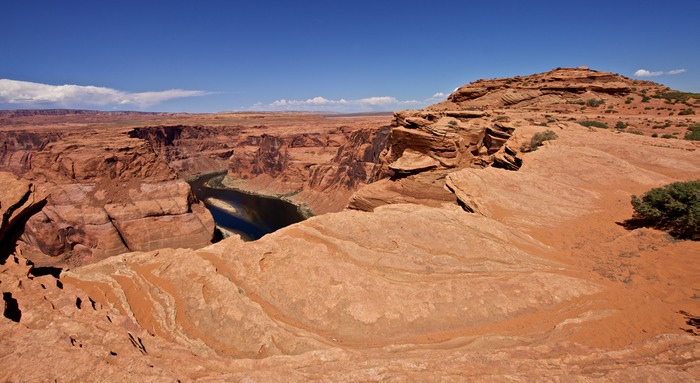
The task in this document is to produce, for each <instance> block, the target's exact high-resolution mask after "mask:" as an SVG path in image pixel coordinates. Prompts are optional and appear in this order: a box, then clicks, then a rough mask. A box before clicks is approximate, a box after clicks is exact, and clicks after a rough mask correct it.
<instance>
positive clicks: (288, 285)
mask: <svg viewBox="0 0 700 383" xmlns="http://www.w3.org/2000/svg"><path fill="white" fill-rule="evenodd" d="M426 227H430V228H431V231H430V232H426V231H425V228H426ZM436 236H437V238H436ZM448 239H449V240H448ZM462 244H469V246H468V248H466V249H465V248H463V245H462ZM540 246H541V245H540V244H538V243H537V242H536V241H532V239H530V238H528V237H525V236H522V235H520V234H518V233H517V232H515V231H514V230H512V229H509V228H506V227H504V226H503V225H501V224H498V223H497V222H495V221H492V220H489V219H485V218H482V217H479V216H474V215H467V214H464V213H463V212H461V210H459V209H458V208H456V207H455V208H454V209H439V208H428V207H423V206H420V205H393V206H386V207H382V208H379V209H377V210H375V212H374V213H364V212H354V211H346V212H342V213H335V214H327V215H324V216H320V217H314V218H312V219H309V220H307V221H304V222H302V223H299V224H297V225H294V226H293V227H289V228H285V229H282V230H280V231H278V232H276V233H273V234H271V235H268V236H266V237H264V238H263V239H261V240H259V241H256V242H242V241H240V240H238V239H235V238H233V239H229V240H225V241H223V242H221V243H220V244H217V245H216V246H212V247H208V248H206V249H202V250H199V251H195V252H193V251H184V250H183V251H170V250H160V251H157V252H153V253H144V254H139V255H129V256H121V257H115V258H110V259H109V260H108V261H106V262H101V263H99V264H94V265H91V266H86V267H83V268H80V269H77V270H73V271H71V272H69V273H67V274H65V276H64V278H63V280H64V281H65V282H68V283H71V284H74V285H76V286H79V287H81V288H82V289H84V290H85V291H87V292H88V293H89V294H90V296H91V297H96V298H95V299H98V301H99V302H100V303H102V304H104V305H109V306H111V307H114V308H116V309H118V310H120V311H121V312H122V313H123V314H125V315H127V316H129V317H133V318H135V320H136V321H137V322H138V323H141V324H143V325H144V326H145V327H146V329H148V330H149V331H151V332H152V333H153V334H156V335H159V336H163V337H168V338H171V339H173V340H175V341H176V342H178V343H180V344H182V345H196V346H195V348H196V350H197V351H196V352H197V353H199V354H209V353H211V354H217V355H231V356H237V357H246V358H262V357H267V356H271V355H285V354H286V355H295V354H299V353H301V352H308V351H311V350H326V349H328V348H329V347H330V346H331V345H332V344H333V343H342V344H344V345H346V346H352V345H360V344H372V345H373V346H374V347H386V346H389V345H394V347H395V346H396V345H399V344H414V343H423V342H425V340H424V339H426V337H429V338H432V339H433V341H441V340H446V339H447V338H446V334H459V333H468V332H469V331H471V330H472V329H474V328H477V327H479V326H483V325H485V324H489V323H490V324H494V323H500V322H507V321H511V320H516V319H517V318H520V317H523V316H526V315H528V314H530V313H533V312H534V311H535V310H547V309H550V308H552V307H554V306H556V305H559V304H562V303H563V302H566V301H569V300H571V299H574V298H577V297H581V296H585V295H588V294H592V293H594V292H597V291H598V290H599V287H598V286H596V285H595V284H593V283H590V282H587V281H583V280H579V279H576V278H571V277H569V276H566V275H565V274H563V273H561V272H560V271H559V269H560V267H561V265H556V264H554V263H552V262H548V261H543V260H541V259H538V258H537V257H534V256H533V255H532V254H531V253H529V252H528V251H526V250H525V249H534V248H540ZM494 247H495V248H498V249H499V251H496V252H494V251H491V249H492V248H494ZM299 270H315V271H314V272H313V273H308V274H307V275H306V276H305V277H304V278H298V277H296V276H297V275H298V273H299ZM129 286H142V288H144V289H145V291H138V292H137V291H133V292H132V291H130V289H129ZM198 286H201V287H198ZM202 287H203V289H202ZM191 291H199V292H198V293H197V294H198V297H199V298H198V299H192V295H191V294H190V293H189V292H191ZM133 294H139V295H144V294H146V295H149V296H160V297H163V298H162V300H158V301H155V300H153V301H148V302H143V303H144V304H146V305H147V306H142V305H141V304H138V305H137V304H135V302H136V301H135V300H134V298H133ZM200 294H201V295H200ZM165 302H174V306H172V305H169V304H165ZM408 302H415V304H407V303H408ZM273 313H274V314H273ZM195 317H196V318H198V319H197V320H196V321H194V322H190V320H189V319H187V318H195ZM319 335H320V336H319Z"/></svg>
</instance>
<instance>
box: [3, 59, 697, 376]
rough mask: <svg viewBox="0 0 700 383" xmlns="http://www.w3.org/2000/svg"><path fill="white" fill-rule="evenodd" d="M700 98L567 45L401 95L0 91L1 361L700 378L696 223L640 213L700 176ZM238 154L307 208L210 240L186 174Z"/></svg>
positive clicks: (34, 370)
mask: <svg viewBox="0 0 700 383" xmlns="http://www.w3.org/2000/svg"><path fill="white" fill-rule="evenodd" d="M684 95H685V96H684ZM687 95H688V94H682V93H678V92H674V91H672V90H671V89H668V88H666V87H663V86H661V85H658V84H655V83H652V82H647V81H639V80H631V79H628V78H625V77H622V76H619V75H616V74H612V73H605V72H599V71H594V70H589V69H587V68H557V69H554V70H552V71H549V72H546V73H541V74H536V75H531V76H523V77H516V78H510V79H493V80H479V81H476V82H473V83H471V84H467V85H464V86H462V87H460V88H458V89H457V90H456V91H455V92H454V93H453V94H451V95H450V96H449V97H448V99H447V100H445V101H444V102H442V103H439V104H436V105H432V106H430V107H427V108H424V109H422V110H414V111H399V112H395V113H393V115H391V114H386V115H364V116H363V115H350V116H348V115H326V116H323V115H317V114H303V113H284V114H274V113H220V114H164V113H161V114H156V113H131V112H117V113H114V112H112V113H103V112H87V111H62V110H51V111H0V143H1V144H2V145H1V146H0V164H1V168H0V169H2V170H3V171H2V172H0V184H1V185H2V186H1V187H0V211H1V212H2V221H1V222H0V224H1V225H2V226H0V288H1V289H2V293H3V302H4V310H3V313H4V315H3V316H2V317H0V367H1V368H0V380H1V381H11V382H44V381H45V382H48V381H55V382H86V381H95V382H97V381H99V382H124V381H130V380H133V381H139V382H219V381H227V382H229V381H230V382H238V381H241V382H272V381H285V382H295V381H299V382H302V381H341V382H366V381H397V382H404V381H410V382H412V381H444V382H453V381H454V382H464V381H479V382H505V381H508V382H514V381H515V382H517V381H551V382H589V381H615V382H618V381H619V382H629V381H648V382H675V381H678V382H686V381H688V382H689V381H697V380H698V379H700V348H699V347H698V346H699V345H700V342H699V339H700V338H698V337H697V335H698V333H699V332H700V329H699V328H698V326H699V324H698V323H699V320H700V319H699V318H698V315H700V305H699V304H698V297H700V291H699V290H700V285H699V283H700V266H699V263H698V255H700V251H699V250H700V248H699V247H698V242H697V241H693V240H678V239H676V238H674V237H671V236H670V235H668V234H667V233H665V232H662V231H659V230H655V229H650V228H636V229H631V228H629V226H628V225H625V224H624V222H625V221H626V220H628V219H630V218H631V217H632V214H633V211H632V207H631V205H630V197H631V196H632V195H640V194H642V193H644V192H645V191H647V190H649V189H651V188H654V187H658V186H662V185H665V184H668V183H671V182H675V181H687V180H694V179H700V152H699V151H698V144H697V141H691V140H684V139H682V138H683V136H684V135H685V134H686V132H688V128H690V127H692V126H697V124H698V123H699V122H700V118H698V117H697V113H700V111H699V109H700V108H699V107H700V100H699V99H698V98H697V97H693V96H692V95H691V96H690V97H687ZM591 121H592V122H594V123H591ZM693 124H695V125H693ZM584 125H587V126H584ZM545 130H551V131H553V132H554V133H555V134H556V136H557V138H556V139H554V140H549V141H546V142H544V145H542V146H541V147H539V148H537V150H527V145H523V144H526V143H528V142H529V141H530V139H531V138H532V137H533V135H534V134H536V133H538V132H543V131H545ZM652 135H653V136H652ZM658 136H661V137H658ZM678 138H680V139H678ZM222 170H226V171H227V172H228V173H227V177H226V178H225V179H224V181H223V183H224V184H226V185H229V186H232V187H236V188H239V189H243V190H246V191H250V192H254V193H260V194H265V195H274V196H277V197H280V198H284V199H287V200H289V201H291V202H293V203H295V204H298V205H300V206H303V207H304V208H305V209H307V210H310V211H312V212H313V213H314V214H313V215H314V216H313V217H311V218H310V219H307V220H305V221H303V222H300V223H297V224H294V225H291V226H288V227H286V228H283V229H281V230H278V231H276V232H274V233H272V234H268V235H266V236H264V237H263V238H261V239H259V240H257V241H252V242H246V241H243V240H241V239H240V238H239V237H238V236H232V237H230V238H227V239H225V240H222V241H220V242H217V243H211V240H212V238H213V233H214V221H213V219H212V216H211V214H210V213H209V212H208V211H207V210H206V208H205V207H204V205H203V204H202V203H201V202H200V201H197V199H196V198H195V197H194V196H193V194H192V192H191V190H190V187H189V185H188V184H187V182H186V180H188V179H191V178H192V177H195V176H197V175H200V174H206V173H212V172H216V171H222Z"/></svg>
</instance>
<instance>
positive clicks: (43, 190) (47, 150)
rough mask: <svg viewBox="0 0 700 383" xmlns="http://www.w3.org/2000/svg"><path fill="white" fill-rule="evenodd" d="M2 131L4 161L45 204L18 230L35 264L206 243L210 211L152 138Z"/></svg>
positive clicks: (68, 262)
mask: <svg viewBox="0 0 700 383" xmlns="http://www.w3.org/2000/svg"><path fill="white" fill-rule="evenodd" d="M0 133H2V137H3V140H4V146H3V147H4V149H3V150H4V152H3V156H2V161H3V162H5V163H6V164H7V165H8V169H9V170H12V171H14V172H15V173H17V174H20V175H22V177H23V178H25V179H28V180H31V182H32V183H33V185H34V187H35V189H36V191H35V193H36V195H37V198H38V199H40V200H44V201H45V206H43V208H42V209H41V211H40V212H38V213H36V214H35V215H33V216H32V217H31V218H30V219H28V221H27V223H26V227H25V229H24V231H23V234H22V240H23V241H25V242H26V243H28V244H30V245H32V246H33V247H34V248H35V251H27V252H26V258H28V259H29V260H31V261H32V262H34V263H35V264H37V265H40V266H76V265H81V264H84V263H89V262H94V261H97V260H99V259H104V258H106V257H108V256H112V255H116V254H121V253H124V252H127V251H132V250H150V249H155V248H160V247H168V246H171V247H191V248H195V247H201V246H205V245H206V244H208V243H210V240H211V238H212V236H213V230H214V224H213V219H212V218H211V215H210V214H209V213H208V212H207V211H206V209H205V208H204V206H203V205H202V204H201V203H199V202H197V201H195V200H194V197H193V196H192V195H191V191H190V189H189V185H187V183H185V182H184V181H178V180H176V177H177V174H176V173H175V171H174V170H173V169H172V168H171V167H170V166H169V165H168V164H167V163H166V162H165V161H163V159H162V158H161V157H160V156H158V155H157V154H156V152H154V151H153V150H152V148H151V146H150V145H149V142H147V141H144V140H141V139H138V138H130V137H129V136H128V135H127V134H125V133H126V132H112V131H110V130H107V129H102V130H101V129H96V130H91V131H88V132H84V133H77V132H66V131H51V130H49V131H48V132H39V131H31V130H29V131H28V130H16V131H3V132H0ZM164 229H165V230H164Z"/></svg>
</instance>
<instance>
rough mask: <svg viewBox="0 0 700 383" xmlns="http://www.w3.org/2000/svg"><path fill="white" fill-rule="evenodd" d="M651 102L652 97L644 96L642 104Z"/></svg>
mask: <svg viewBox="0 0 700 383" xmlns="http://www.w3.org/2000/svg"><path fill="white" fill-rule="evenodd" d="M649 100H651V97H649V96H647V95H643V96H642V102H649Z"/></svg>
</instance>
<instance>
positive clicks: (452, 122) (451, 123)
mask: <svg viewBox="0 0 700 383" xmlns="http://www.w3.org/2000/svg"><path fill="white" fill-rule="evenodd" d="M448 124H450V125H452V126H457V121H455V120H450V121H449V122H448Z"/></svg>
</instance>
